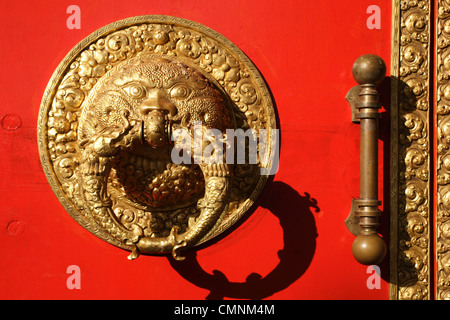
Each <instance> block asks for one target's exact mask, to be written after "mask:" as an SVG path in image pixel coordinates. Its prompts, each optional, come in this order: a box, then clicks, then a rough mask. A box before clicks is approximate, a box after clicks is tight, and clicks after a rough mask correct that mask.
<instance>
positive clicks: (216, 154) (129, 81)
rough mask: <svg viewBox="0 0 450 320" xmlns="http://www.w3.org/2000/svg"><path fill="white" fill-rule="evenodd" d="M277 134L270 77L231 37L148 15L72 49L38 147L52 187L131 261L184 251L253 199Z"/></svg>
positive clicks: (44, 114) (50, 90)
mask: <svg viewBox="0 0 450 320" xmlns="http://www.w3.org/2000/svg"><path fill="white" fill-rule="evenodd" d="M276 131H277V130H276V124H275V114H274V109H273V103H272V100H271V97H270V94H269V92H268V89H267V87H266V85H265V83H264V81H263V79H262V77H261V76H260V74H259V73H258V72H257V70H256V68H255V67H254V66H253V64H252V63H251V62H250V61H249V59H248V58H247V57H246V56H245V55H244V54H243V53H242V52H241V51H240V50H239V49H237V48H236V46H234V45H233V44H232V43H231V42H230V41H229V40H227V39H226V38H224V37H223V36H221V35H220V34H218V33H216V32H214V31H213V30H211V29H208V28H206V27H204V26H202V25H200V24H197V23H194V22H192V21H187V20H184V19H180V18H174V17H169V16H141V17H133V18H129V19H125V20H121V21H118V22H115V23H113V24H111V25H108V26H106V27H104V28H101V29H99V30H98V31H96V32H94V33H93V34H91V35H90V36H88V37H87V38H86V39H84V40H83V41H81V42H80V43H79V44H78V45H77V46H76V47H75V48H74V49H72V51H70V52H69V54H68V55H67V56H66V58H65V59H64V60H63V61H62V62H61V64H60V65H59V67H58V68H57V70H56V72H55V73H54V75H53V77H52V78H51V80H50V82H49V84H48V86H47V89H46V91H45V94H44V97H43V100H42V104H41V108H40V113H39V122H38V143H39V150H40V155H41V161H42V165H43V168H44V171H45V173H46V175H47V179H48V181H49V183H50V185H51V186H52V188H53V191H54V192H55V194H56V195H57V197H58V199H59V200H60V202H61V203H62V204H63V206H64V207H65V209H66V210H67V211H68V212H69V214H70V215H71V216H72V217H73V218H74V219H75V220H76V221H77V222H78V223H79V224H81V225H82V226H83V227H84V228H85V229H87V230H89V231H90V232H92V233H93V234H95V235H96V236H98V237H99V238H101V239H103V240H105V241H107V242H109V243H111V244H113V245H116V246H118V247H120V248H123V249H126V250H130V251H131V252H132V253H131V255H130V256H129V258H130V259H134V258H136V257H138V255H139V253H145V254H159V253H172V255H173V256H174V257H175V258H177V259H182V258H183V257H182V256H181V255H180V252H181V251H183V250H185V249H188V248H192V247H194V246H196V245H198V244H201V243H204V242H205V241H208V240H210V239H212V238H214V237H215V236H217V235H219V234H220V233H222V232H223V231H225V230H226V229H228V228H229V227H230V226H232V225H233V224H234V223H235V222H236V221H237V220H238V219H239V218H240V217H242V215H243V214H244V213H245V212H246V211H247V210H248V209H249V207H250V206H251V205H252V204H253V203H254V201H255V200H256V198H257V197H258V195H259V194H260V192H261V190H262V188H263V186H264V184H265V182H266V180H267V175H268V173H270V172H271V168H273V166H274V163H275V162H276V159H275V161H274V155H275V149H276V147H277V145H276V143H277V140H278V139H277V138H278V135H277V134H275V135H274V133H276ZM253 142H255V143H253Z"/></svg>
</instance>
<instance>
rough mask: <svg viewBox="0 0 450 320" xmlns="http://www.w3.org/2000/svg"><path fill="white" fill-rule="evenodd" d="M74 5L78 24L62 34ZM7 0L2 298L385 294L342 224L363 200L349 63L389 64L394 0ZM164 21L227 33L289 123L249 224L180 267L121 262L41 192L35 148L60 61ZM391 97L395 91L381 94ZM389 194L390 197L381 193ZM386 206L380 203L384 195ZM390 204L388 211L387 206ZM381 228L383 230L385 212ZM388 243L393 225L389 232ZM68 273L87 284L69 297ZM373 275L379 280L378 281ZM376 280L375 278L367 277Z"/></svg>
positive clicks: (0, 53)
mask: <svg viewBox="0 0 450 320" xmlns="http://www.w3.org/2000/svg"><path fill="white" fill-rule="evenodd" d="M70 4H75V5H78V6H79V7H80V9H81V29H79V30H78V29H73V30H70V29H68V28H67V27H66V20H67V18H68V17H69V14H67V13H66V9H67V7H68V6H69V5H70ZM373 4H375V3H373V1H366V0H359V1H355V0H342V1H325V0H316V1H307V0H289V1H288V0H285V1H253V0H252V1H248V0H246V1H234V0H231V1H211V0H208V1H198V0H183V1H167V0H165V1H160V0H153V1H151V2H149V1H132V2H129V1H115V0H108V1H103V0H102V1H86V0H77V1H75V2H73V3H72V2H71V3H69V2H67V1H45V2H27V3H26V4H24V3H23V2H19V1H7V2H6V1H5V2H1V3H0V35H1V36H0V38H1V39H2V50H0V70H2V72H3V76H2V77H0V87H1V90H2V103H1V104H0V117H2V120H1V124H2V126H1V127H0V153H1V154H2V160H1V161H0V172H1V179H0V201H1V203H2V206H1V208H0V242H1V243H2V245H1V249H0V250H1V251H0V271H1V272H0V298H3V299H5V298H8V299H204V298H206V297H209V298H215V299H219V298H226V299H228V298H269V299H387V298H388V286H389V285H388V282H386V280H385V279H387V277H388V275H389V264H388V261H387V258H386V259H385V261H384V262H383V263H382V264H381V265H380V268H381V272H382V277H383V279H382V280H381V282H380V287H379V288H372V289H370V288H369V287H368V286H367V281H368V279H369V277H370V276H371V275H372V273H373V272H372V271H370V270H372V269H369V272H370V273H367V272H368V271H367V266H362V265H359V264H358V263H357V262H356V261H355V260H354V259H353V257H352V254H351V244H352V241H353V239H354V236H353V235H352V234H350V233H349V232H348V231H347V229H346V228H345V226H344V220H345V218H346V217H347V215H348V213H349V210H350V206H351V199H352V197H354V198H356V197H358V193H359V187H358V183H359V148H358V143H359V127H358V125H355V124H352V122H351V116H350V109H349V106H348V104H347V102H346V101H345V94H346V93H347V91H348V90H349V89H350V88H351V87H352V86H354V85H355V82H354V80H353V78H352V75H351V67H352V64H353V61H354V60H355V59H356V58H357V57H358V56H360V55H362V54H366V53H373V54H378V55H379V56H381V57H382V58H383V59H384V60H385V61H386V63H387V65H388V70H389V64H390V63H389V61H390V42H391V41H390V27H391V26H390V21H391V1H388V0H383V1H377V2H376V5H377V6H378V7H379V8H380V9H381V14H380V19H381V28H380V29H369V28H368V27H367V19H368V18H369V17H370V16H371V13H370V12H369V13H367V8H368V7H369V6H370V5H373ZM144 14H166V15H173V16H178V17H182V18H186V19H189V20H194V21H197V22H199V23H202V24H204V25H206V26H208V27H210V28H212V29H214V30H216V31H218V32H220V33H222V34H223V35H225V36H226V37H227V38H229V39H230V40H231V41H232V42H234V43H235V44H236V45H237V46H238V47H240V48H241V49H242V50H243V51H244V52H245V53H246V54H247V55H248V56H249V58H250V59H251V60H252V61H253V62H254V63H255V65H256V66H257V67H258V68H259V70H260V71H261V73H262V75H263V76H264V77H265V79H266V81H267V83H268V86H269V87H270V89H271V91H272V93H273V98H274V100H275V103H276V106H277V110H278V114H279V119H280V127H281V159H280V169H279V172H278V173H277V174H276V176H275V177H274V181H273V182H272V183H271V184H269V185H268V186H267V188H266V190H265V192H264V195H263V198H262V199H261V201H260V202H258V207H257V208H256V209H255V210H254V212H253V213H252V215H251V216H250V217H249V218H248V219H246V220H245V221H244V222H243V223H242V224H240V225H239V226H238V227H237V228H235V230H234V231H233V232H232V233H230V234H229V235H228V236H227V237H224V238H223V239H221V240H220V241H217V242H216V243H214V244H212V245H210V246H207V247H205V248H203V249H202V250H200V251H198V253H197V254H196V255H191V256H189V257H188V258H187V260H186V261H185V262H182V263H178V262H177V263H175V262H173V261H171V260H168V259H167V258H165V257H152V256H142V257H140V258H139V259H137V260H136V261H128V260H127V259H126V256H127V252H125V251H123V250H121V249H118V248H116V247H114V246H112V245H109V244H107V243H106V242H103V241H102V240H100V239H98V238H96V237H95V236H93V235H92V234H90V233H89V232H88V231H86V230H84V229H83V228H82V227H80V226H79V225H78V224H77V223H76V222H75V221H74V220H72V218H71V217H70V216H69V215H68V214H67V213H66V212H65V211H64V209H63V208H62V206H61V205H60V204H59V202H58V200H57V199H56V197H55V196H54V194H53V193H52V191H51V189H50V186H49V185H48V184H47V181H46V179H45V176H44V174H43V172H42V169H41V165H40V162H39V155H38V150H37V142H36V124H37V115H38V110H39V105H40V100H41V98H42V94H43V92H44V90H45V87H46V85H47V82H48V81H49V79H50V77H51V75H52V73H53V71H54V70H55V69H56V67H57V65H58V64H59V62H60V61H61V60H62V59H63V58H64V56H65V55H66V53H67V52H68V51H69V50H70V49H71V48H72V47H73V46H74V45H75V44H76V43H78V42H79V41H80V40H82V39H83V38H84V37H86V36H87V35H88V34H90V33H91V32H93V31H95V30H96V29H98V28H100V27H101V26H104V25H106V24H108V23H110V22H113V21H116V20H120V19H123V18H127V17H130V16H135V15H144ZM383 95H384V98H385V101H387V100H388V97H389V93H386V92H385V93H383ZM388 124H389V119H388V117H387V116H384V118H383V120H382V123H381V125H380V128H381V130H380V131H382V135H383V139H384V141H385V143H383V141H381V140H380V165H381V170H380V186H383V185H384V186H385V187H386V186H388V185H389V181H388V179H387V178H384V179H383V177H387V176H388V175H387V174H386V172H383V168H384V171H387V168H388V167H387V163H388V160H387V159H388V158H387V157H388V152H386V150H387V149H386V148H387V147H388V143H387V140H386V139H387V138H388V137H389V134H388ZM380 198H381V199H383V191H382V190H381V191H380ZM385 198H386V197H385ZM386 203H387V199H386V202H385V203H384V207H385V208H387V207H386ZM384 214H385V217H384V218H383V222H384V223H385V224H386V223H387V221H388V219H387V215H388V212H387V209H386V210H385V213H384ZM382 232H383V235H384V236H385V237H386V236H387V234H388V228H387V227H386V226H385V227H383V228H382ZM71 265H76V266H79V268H80V272H81V275H80V280H81V282H80V284H81V288H80V289H69V288H68V287H67V280H68V278H69V276H70V274H68V273H67V268H68V267H69V266H71ZM371 279H373V278H371ZM371 279H369V282H370V281H371Z"/></svg>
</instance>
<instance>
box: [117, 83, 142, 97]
mask: <svg viewBox="0 0 450 320" xmlns="http://www.w3.org/2000/svg"><path fill="white" fill-rule="evenodd" d="M123 90H125V92H126V93H127V94H128V95H129V96H130V97H132V98H133V99H142V98H144V97H145V96H146V95H147V90H146V89H145V87H144V86H143V85H141V84H137V83H132V84H129V85H127V86H125V87H124V88H123Z"/></svg>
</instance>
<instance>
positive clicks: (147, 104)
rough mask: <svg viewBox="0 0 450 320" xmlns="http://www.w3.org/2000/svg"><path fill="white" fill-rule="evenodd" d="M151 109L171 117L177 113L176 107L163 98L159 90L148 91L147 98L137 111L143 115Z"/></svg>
mask: <svg viewBox="0 0 450 320" xmlns="http://www.w3.org/2000/svg"><path fill="white" fill-rule="evenodd" d="M153 110H158V111H162V112H164V113H165V114H168V115H169V117H173V116H174V115H175V114H176V113H177V108H176V107H175V106H174V105H173V104H172V103H171V102H170V101H168V100H167V99H165V98H164V97H163V96H162V94H161V93H160V92H159V90H156V91H152V92H150V93H149V96H148V99H146V100H145V101H143V102H142V103H141V105H140V106H139V111H140V112H141V114H143V115H147V114H149V113H150V112H151V111H153Z"/></svg>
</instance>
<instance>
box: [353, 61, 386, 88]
mask: <svg viewBox="0 0 450 320" xmlns="http://www.w3.org/2000/svg"><path fill="white" fill-rule="evenodd" d="M352 73H353V78H354V79H355V80H356V82H358V84H360V85H363V84H373V85H375V86H377V85H379V84H380V83H381V82H382V81H383V79H384V77H385V76H386V64H385V63H384V61H383V59H381V58H380V57H379V56H377V55H374V54H365V55H362V56H360V57H359V58H358V59H356V60H355V62H354V63H353V69H352Z"/></svg>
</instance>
